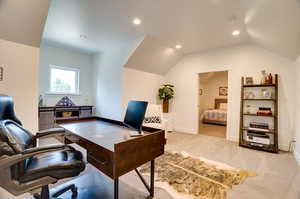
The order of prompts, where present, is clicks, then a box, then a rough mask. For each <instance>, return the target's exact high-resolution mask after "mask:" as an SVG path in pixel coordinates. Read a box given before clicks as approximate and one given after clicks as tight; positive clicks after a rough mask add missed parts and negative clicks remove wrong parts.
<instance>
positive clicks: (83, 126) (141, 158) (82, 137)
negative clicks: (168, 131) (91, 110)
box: [60, 117, 166, 199]
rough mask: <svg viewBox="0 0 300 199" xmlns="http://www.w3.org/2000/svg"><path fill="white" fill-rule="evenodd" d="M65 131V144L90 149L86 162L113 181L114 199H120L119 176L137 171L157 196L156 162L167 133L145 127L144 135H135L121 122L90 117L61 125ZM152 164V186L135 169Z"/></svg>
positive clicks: (161, 152)
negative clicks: (155, 186)
mask: <svg viewBox="0 0 300 199" xmlns="http://www.w3.org/2000/svg"><path fill="white" fill-rule="evenodd" d="M60 127H62V128H64V129H65V130H66V133H67V134H66V137H65V142H66V143H68V144H69V143H76V144H78V145H80V146H81V147H83V148H85V149H86V150H87V161H88V162H89V163H90V164H92V165H93V166H95V167H96V168H97V169H99V170H100V171H101V172H103V173H104V174H106V175H107V176H109V177H110V178H111V179H113V180H114V198H115V199H118V196H119V194H118V189H119V180H118V179H119V177H120V176H122V175H124V174H126V173H128V172H130V171H132V170H135V171H136V172H137V174H138V176H139V177H140V179H141V180H142V182H143V184H144V185H145V187H146V188H147V190H148V191H149V193H150V196H151V197H153V196H154V164H155V162H154V160H155V158H157V157H159V156H160V155H162V154H163V153H164V147H165V143H166V140H165V132H164V131H163V130H158V129H153V128H143V130H144V135H143V136H139V137H130V134H132V133H136V132H134V131H132V130H130V129H129V128H127V127H125V126H124V125H123V124H122V123H121V122H119V121H114V120H108V119H104V118H96V117H94V118H90V119H82V120H76V121H67V122H66V121H64V122H60ZM149 161H150V162H151V177H150V186H149V185H148V184H147V183H146V181H145V179H144V178H143V177H142V175H141V174H140V173H139V172H138V170H137V169H136V168H138V167H140V166H141V165H143V164H145V163H147V162H149Z"/></svg>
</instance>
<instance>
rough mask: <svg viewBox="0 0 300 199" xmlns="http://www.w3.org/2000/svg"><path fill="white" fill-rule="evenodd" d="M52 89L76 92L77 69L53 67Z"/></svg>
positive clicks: (53, 90)
mask: <svg viewBox="0 0 300 199" xmlns="http://www.w3.org/2000/svg"><path fill="white" fill-rule="evenodd" d="M50 91H51V92H63V93H76V71H71V70H63V69H57V68H51V87H50Z"/></svg>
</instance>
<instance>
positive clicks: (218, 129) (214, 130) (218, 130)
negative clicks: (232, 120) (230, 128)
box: [199, 123, 226, 138]
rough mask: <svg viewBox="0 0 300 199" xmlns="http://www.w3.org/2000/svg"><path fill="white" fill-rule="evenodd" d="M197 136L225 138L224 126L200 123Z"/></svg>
mask: <svg viewBox="0 0 300 199" xmlns="http://www.w3.org/2000/svg"><path fill="white" fill-rule="evenodd" d="M199 134H201V135H208V136H215V137H220V138H226V126H220V125H212V124H202V123H200V126H199Z"/></svg>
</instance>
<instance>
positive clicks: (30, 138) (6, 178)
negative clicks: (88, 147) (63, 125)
mask: <svg viewBox="0 0 300 199" xmlns="http://www.w3.org/2000/svg"><path fill="white" fill-rule="evenodd" d="M63 133H64V131H63V130H62V129H54V130H51V131H43V132H40V133H38V134H37V135H33V134H31V133H30V132H29V131H27V130H25V129H24V128H23V127H22V124H21V122H20V120H18V119H17V117H16V116H15V112H14V107H13V100H12V98H11V97H8V96H4V95H0V171H1V172H0V187H2V188H4V189H6V190H7V191H8V192H10V193H11V194H13V195H15V196H18V195H21V194H23V193H27V192H29V193H32V194H33V196H34V198H36V199H50V198H55V197H58V196H59V195H61V194H63V193H65V192H66V191H68V190H71V191H72V192H73V193H72V198H76V196H77V189H76V187H75V185H70V186H67V187H65V188H64V189H62V190H60V191H58V192H56V193H54V194H53V195H52V196H50V193H49V184H54V183H56V182H57V181H58V180H60V179H64V178H68V177H74V176H77V175H79V174H80V172H82V171H83V170H84V169H85V163H84V162H83V160H82V154H81V153H80V152H79V151H76V150H75V149H74V148H72V147H71V146H68V145H52V146H46V147H36V143H37V139H38V138H41V137H46V136H52V135H54V134H55V135H57V134H63ZM39 192H40V193H39Z"/></svg>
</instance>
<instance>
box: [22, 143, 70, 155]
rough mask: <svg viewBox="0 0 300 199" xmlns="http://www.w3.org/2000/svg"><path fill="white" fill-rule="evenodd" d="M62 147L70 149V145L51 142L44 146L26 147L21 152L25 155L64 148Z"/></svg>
mask: <svg viewBox="0 0 300 199" xmlns="http://www.w3.org/2000/svg"><path fill="white" fill-rule="evenodd" d="M64 149H70V146H68V145H65V144H53V145H48V146H44V147H35V148H30V149H26V150H24V151H23V152H22V154H23V155H25V154H30V153H35V152H42V151H49V150H55V151H56V150H64Z"/></svg>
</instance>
